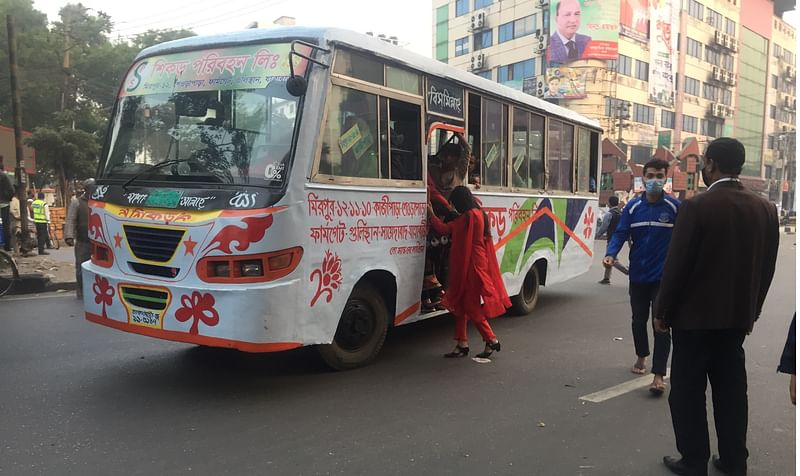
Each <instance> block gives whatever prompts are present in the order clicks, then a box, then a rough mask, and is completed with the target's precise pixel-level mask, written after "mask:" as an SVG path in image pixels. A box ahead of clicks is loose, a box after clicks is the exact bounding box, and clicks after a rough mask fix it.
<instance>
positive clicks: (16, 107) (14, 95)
mask: <svg viewBox="0 0 800 476" xmlns="http://www.w3.org/2000/svg"><path fill="white" fill-rule="evenodd" d="M6 27H7V30H8V70H9V76H10V78H9V79H10V81H9V82H10V83H11V114H12V116H13V118H14V151H15V153H16V156H17V167H16V169H15V170H14V175H15V178H16V181H17V199H18V200H19V219H20V226H21V228H22V236H21V239H20V250H22V253H23V254H25V253H26V252H27V251H28V250H29V249H30V248H29V247H28V245H29V244H30V240H31V238H30V234H29V233H28V200H27V199H28V191H27V183H28V181H27V175H26V173H25V156H24V155H22V154H23V152H22V109H21V108H20V104H19V85H18V83H17V36H16V34H15V32H14V20H13V18H12V17H11V15H6Z"/></svg>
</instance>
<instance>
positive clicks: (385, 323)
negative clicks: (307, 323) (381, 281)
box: [317, 283, 389, 370]
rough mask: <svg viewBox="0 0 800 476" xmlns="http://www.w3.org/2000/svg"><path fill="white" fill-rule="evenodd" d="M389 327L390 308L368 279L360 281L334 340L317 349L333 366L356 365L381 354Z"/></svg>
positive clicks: (361, 364) (340, 320)
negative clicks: (379, 352)
mask: <svg viewBox="0 0 800 476" xmlns="http://www.w3.org/2000/svg"><path fill="white" fill-rule="evenodd" d="M388 330H389V312H388V311H387V309H386V304H385V303H384V302H383V298H382V297H381V295H380V293H379V292H378V291H377V290H376V289H375V287H374V286H372V285H371V284H369V283H359V284H358V285H356V287H355V289H353V292H352V293H351V294H350V297H349V298H348V299H347V303H345V305H344V310H343V311H342V317H341V318H340V319H339V325H338V326H337V328H336V334H335V335H334V336H333V342H331V343H330V344H325V345H320V346H317V350H318V351H319V354H320V356H322V360H324V361H325V363H326V364H328V366H330V367H331V368H332V369H334V370H348V369H354V368H357V367H361V366H363V365H366V364H368V363H369V362H370V361H372V359H374V358H375V356H376V355H378V351H380V350H381V347H383V342H384V341H385V340H386V332H387V331H388Z"/></svg>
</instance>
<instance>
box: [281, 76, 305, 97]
mask: <svg viewBox="0 0 800 476" xmlns="http://www.w3.org/2000/svg"><path fill="white" fill-rule="evenodd" d="M307 89H308V82H307V81H306V79H305V78H304V77H302V76H298V75H296V74H295V75H294V76H292V77H290V78H289V79H288V80H287V81H286V91H288V92H289V94H291V95H292V96H294V97H300V96H302V95H304V94H305V93H306V90H307Z"/></svg>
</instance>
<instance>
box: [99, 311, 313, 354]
mask: <svg viewBox="0 0 800 476" xmlns="http://www.w3.org/2000/svg"><path fill="white" fill-rule="evenodd" d="M85 314H86V320H87V321H90V322H94V323H95V324H101V325H104V326H108V327H113V328H114V329H119V330H121V331H125V332H130V333H133V334H141V335H145V336H148V337H156V338H159V339H166V340H171V341H176V342H186V343H188V344H199V345H207V346H211V347H227V348H231V349H238V350H241V351H244V352H280V351H283V350H290V349H296V348H298V347H302V346H303V344H301V343H299V342H269V343H264V344H259V343H255V342H243V341H238V340H229V339H221V338H219V337H208V336H201V335H192V334H187V333H185V332H177V331H165V330H163V329H152V328H149V327H141V326H135V325H132V324H128V323H127V322H119V321H115V320H113V319H106V318H104V317H103V316H99V315H97V314H93V313H91V312H87V313H85Z"/></svg>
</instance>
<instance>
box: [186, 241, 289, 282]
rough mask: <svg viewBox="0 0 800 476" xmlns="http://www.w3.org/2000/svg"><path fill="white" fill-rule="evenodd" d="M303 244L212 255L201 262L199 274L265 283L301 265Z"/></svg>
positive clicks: (215, 279) (213, 278)
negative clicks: (267, 250) (259, 250)
mask: <svg viewBox="0 0 800 476" xmlns="http://www.w3.org/2000/svg"><path fill="white" fill-rule="evenodd" d="M302 258H303V248H301V247H299V246H297V247H294V248H288V249H285V250H280V251H273V252H270V253H261V254H257V255H244V256H231V257H228V256H211V257H208V258H203V259H201V260H200V261H199V262H198V264H197V276H198V277H200V279H201V280H203V281H205V282H207V283H262V282H267V281H274V280H276V279H280V278H282V277H284V276H286V275H288V274H289V273H291V272H292V271H294V269H295V268H297V265H298V264H300V260H301V259H302Z"/></svg>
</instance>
